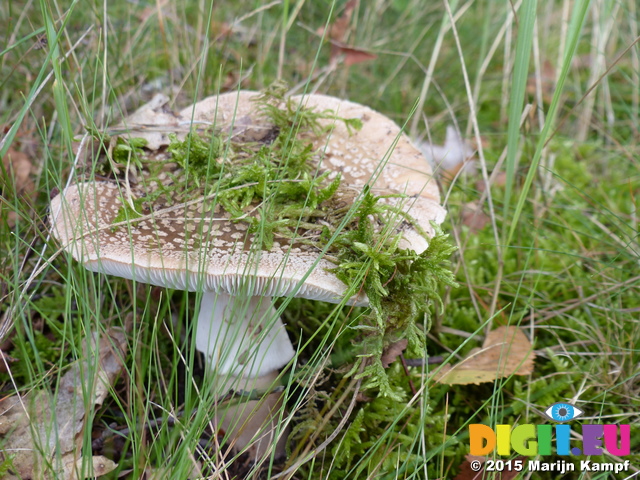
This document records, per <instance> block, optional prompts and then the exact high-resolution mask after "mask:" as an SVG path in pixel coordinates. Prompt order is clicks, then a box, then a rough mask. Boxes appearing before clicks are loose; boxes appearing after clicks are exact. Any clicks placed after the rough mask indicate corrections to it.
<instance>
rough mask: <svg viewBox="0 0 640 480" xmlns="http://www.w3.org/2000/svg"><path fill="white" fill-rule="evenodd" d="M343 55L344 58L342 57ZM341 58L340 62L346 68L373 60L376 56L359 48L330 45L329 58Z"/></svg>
mask: <svg viewBox="0 0 640 480" xmlns="http://www.w3.org/2000/svg"><path fill="white" fill-rule="evenodd" d="M343 55H344V56H343ZM338 56H341V57H342V56H343V57H342V61H343V62H344V64H345V65H346V66H350V65H355V64H357V63H362V62H368V61H369V60H375V59H376V58H378V56H377V55H376V54H375V53H371V52H367V51H366V50H362V49H361V48H354V47H348V46H346V45H339V44H336V43H332V44H331V58H332V59H336V58H337V57H338Z"/></svg>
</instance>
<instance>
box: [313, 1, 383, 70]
mask: <svg viewBox="0 0 640 480" xmlns="http://www.w3.org/2000/svg"><path fill="white" fill-rule="evenodd" d="M357 5H358V0H349V1H348V2H347V3H346V5H345V6H344V11H343V12H342V15H340V16H339V17H338V18H336V19H335V21H334V22H333V23H332V24H331V25H330V27H329V33H328V35H327V38H328V40H329V42H330V43H331V53H330V54H329V63H330V64H336V63H338V61H339V60H342V62H343V63H344V64H345V65H346V66H347V67H348V66H351V65H355V64H357V63H362V62H367V61H369V60H374V59H376V58H378V56H377V55H376V54H375V53H371V52H369V51H367V50H365V49H362V48H358V47H354V46H352V45H349V44H348V43H347V37H348V36H349V27H350V25H351V19H352V17H353V11H354V10H355V8H356V6H357ZM324 32H325V29H324V27H321V28H319V29H318V30H317V33H318V35H322V34H323V33H324Z"/></svg>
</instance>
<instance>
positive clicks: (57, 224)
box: [51, 91, 445, 305]
mask: <svg viewBox="0 0 640 480" xmlns="http://www.w3.org/2000/svg"><path fill="white" fill-rule="evenodd" d="M257 95H259V94H258V93H256V92H246V91H242V92H232V93H227V94H222V95H220V96H217V97H209V98H207V99H204V100H202V101H200V102H198V103H196V104H194V105H192V106H191V107H187V108H186V109H184V110H182V111H181V112H180V113H178V114H167V113H166V111H164V110H163V109H162V105H160V106H158V104H159V103H161V102H158V100H157V99H156V100H155V103H154V101H153V100H152V102H150V104H148V105H147V106H144V107H142V108H141V109H140V110H138V111H137V112H135V113H134V114H133V115H132V116H131V117H129V118H128V119H127V120H126V122H125V125H126V127H127V128H129V129H132V130H134V131H135V133H134V134H132V135H131V136H132V137H142V138H145V139H146V140H147V142H148V144H147V148H148V149H149V150H151V151H154V150H158V149H162V148H163V147H165V146H166V145H168V144H169V141H170V140H169V137H168V133H171V132H177V134H178V137H179V138H184V136H185V135H186V133H187V132H188V131H189V130H190V128H189V127H190V125H192V122H193V125H199V124H205V125H215V127H216V128H217V129H219V130H221V131H222V132H227V133H228V134H229V135H231V136H233V138H234V140H237V139H238V138H241V139H243V141H259V140H260V138H261V137H263V136H265V135H268V134H269V131H270V129H271V128H272V126H271V125H269V122H268V120H267V119H265V118H264V116H263V115H262V114H261V113H260V112H259V111H258V110H257V108H256V103H255V102H254V101H252V100H253V99H254V98H255V97H256V96H257ZM292 100H293V101H294V102H299V103H300V104H301V105H302V106H304V107H306V108H313V109H315V110H317V111H326V110H332V111H333V112H335V114H336V115H338V116H340V117H342V118H358V119H360V120H361V121H362V124H363V126H362V128H361V129H360V130H359V131H349V130H348V129H347V127H346V126H345V124H344V122H341V121H335V120H332V119H321V120H319V122H320V124H321V125H330V126H331V127H332V128H331V130H330V131H329V132H328V133H325V134H322V135H319V136H313V135H310V137H309V138H308V141H309V142H311V143H312V144H313V147H314V149H315V150H316V151H318V152H320V153H319V154H318V155H319V157H318V158H319V162H320V163H319V171H320V172H323V171H324V172H329V179H331V178H334V177H335V176H337V175H338V172H340V173H341V175H342V181H341V188H340V190H339V191H338V192H337V193H336V195H335V201H336V202H337V203H338V204H340V203H342V204H345V205H350V204H351V203H353V200H354V199H355V197H356V196H357V195H358V193H359V192H361V191H362V189H363V188H364V187H365V185H367V184H368V185H370V186H371V191H372V193H374V194H376V195H385V194H399V193H401V194H405V195H406V198H387V199H385V200H384V201H385V202H387V203H390V204H394V205H397V206H398V207H399V208H401V209H402V210H404V211H405V212H407V213H408V214H410V215H411V216H412V217H413V218H415V219H416V221H417V223H418V224H419V225H420V227H421V228H422V229H423V230H424V231H426V232H427V233H428V234H429V235H432V234H433V228H432V226H431V224H430V222H431V221H434V222H435V223H442V221H443V220H444V218H445V210H444V209H443V208H442V207H441V206H440V203H439V192H438V187H437V185H436V183H435V181H433V179H432V177H431V169H430V167H429V165H428V163H427V162H426V160H425V159H424V157H423V156H422V154H421V153H420V151H419V150H418V149H417V148H416V147H415V146H414V145H413V144H412V143H411V141H410V140H409V138H408V137H407V136H406V135H405V134H403V133H402V132H401V129H400V128H399V127H398V126H397V125H396V124H395V123H394V122H393V121H391V120H390V119H388V118H386V117H385V116H383V115H381V114H380V113H377V112H375V111H373V110H371V109H370V108H368V107H365V106H362V105H359V104H356V103H353V102H349V101H345V100H339V99H337V98H333V97H329V96H325V95H308V96H305V97H302V96H297V97H293V98H292ZM154 108H155V109H154ZM141 126H144V128H140V127H141ZM150 126H153V128H150ZM381 165H382V166H383V168H379V167H380V166H381ZM343 186H344V188H343ZM129 188H130V190H128V191H126V192H125V187H124V185H122V184H120V183H118V182H115V181H86V182H83V183H79V184H75V185H71V186H69V187H68V188H66V189H65V190H64V191H63V192H61V193H60V194H59V195H57V196H56V197H55V198H53V200H52V201H51V222H52V231H53V235H54V236H55V237H56V239H57V240H58V241H59V242H60V243H61V244H62V246H63V248H64V249H65V250H67V251H68V252H70V253H71V254H72V255H73V257H74V258H75V259H76V260H78V261H80V262H82V263H83V264H84V266H85V267H86V268H87V269H89V270H93V271H96V272H104V273H107V274H112V275H116V276H120V277H124V278H129V279H135V280H137V281H140V282H145V283H150V284H153V285H159V286H166V287H170V288H176V289H182V290H191V291H196V290H198V291H221V292H224V293H228V294H230V295H238V294H244V295H251V296H253V295H263V296H289V295H295V296H299V297H304V298H309V299H315V300H323V301H328V302H333V303H339V302H341V301H342V300H343V299H344V296H345V294H346V292H347V287H346V285H344V283H342V282H341V281H340V280H339V279H338V278H337V277H336V275H335V274H334V273H332V271H331V270H332V269H333V268H335V265H334V264H333V263H332V262H330V261H329V260H328V259H327V258H326V257H324V256H322V254H321V252H320V251H319V250H318V248H317V247H316V246H313V245H310V244H307V243H302V242H299V241H297V240H296V239H293V240H292V239H283V238H276V239H275V241H274V244H273V248H271V249H270V250H268V251H266V250H261V249H257V248H254V247H252V244H253V240H254V234H252V233H250V231H249V229H248V226H247V224H246V223H244V222H232V221H230V215H229V214H228V213H227V212H226V211H225V210H224V209H223V208H222V207H221V206H220V204H218V203H217V202H216V200H215V198H208V197H205V196H202V197H201V198H199V199H196V200H193V199H192V200H189V201H180V200H178V201H175V199H174V201H173V202H168V201H167V199H162V198H160V199H159V200H157V201H156V202H155V203H154V204H153V205H151V206H149V207H148V208H146V210H145V209H143V211H142V212H141V213H142V214H143V216H142V217H140V218H136V219H132V220H129V221H128V222H127V221H123V222H115V220H116V217H118V216H119V213H121V212H122V209H123V208H124V206H125V202H126V200H125V198H128V195H129V193H130V194H132V195H133V196H134V197H135V198H143V197H144V196H145V195H146V193H147V192H145V187H144V186H143V185H135V184H134V185H130V186H129ZM147 188H148V186H147ZM401 220H402V219H399V220H398V222H397V225H396V230H397V231H398V232H401V233H402V237H403V239H402V242H401V246H402V247H404V248H411V249H413V250H415V251H416V252H417V253H421V252H422V251H424V250H425V249H426V248H427V246H428V242H427V240H426V239H425V238H424V237H423V236H422V235H421V234H420V233H419V232H418V231H416V229H415V228H414V227H413V226H412V225H411V224H410V223H408V222H403V221H401ZM347 303H349V304H353V305H366V304H367V303H368V301H367V298H366V296H364V294H360V295H359V296H358V295H356V296H353V297H351V298H350V299H348V300H347Z"/></svg>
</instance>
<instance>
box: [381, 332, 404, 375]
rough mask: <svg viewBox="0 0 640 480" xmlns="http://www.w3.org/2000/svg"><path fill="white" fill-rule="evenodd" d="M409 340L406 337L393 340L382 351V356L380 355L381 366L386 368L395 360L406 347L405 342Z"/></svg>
mask: <svg viewBox="0 0 640 480" xmlns="http://www.w3.org/2000/svg"><path fill="white" fill-rule="evenodd" d="M408 343H409V341H408V340H407V339H406V338H403V339H402V340H398V341H397V342H393V343H392V344H391V345H389V346H388V347H387V348H385V350H384V352H382V356H381V357H380V362H382V366H383V367H384V368H387V367H388V366H389V365H391V364H392V363H393V362H395V361H396V358H398V357H399V356H400V355H402V352H404V351H405V350H406V349H407V344H408Z"/></svg>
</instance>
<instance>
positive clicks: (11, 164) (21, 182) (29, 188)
mask: <svg viewBox="0 0 640 480" xmlns="http://www.w3.org/2000/svg"><path fill="white" fill-rule="evenodd" d="M2 165H3V167H4V172H5V174H4V175H2V180H0V186H4V185H5V184H6V183H7V182H8V183H9V187H8V188H7V189H4V188H3V190H4V191H5V195H7V193H12V192H15V193H16V195H17V196H18V198H20V199H21V200H22V201H26V202H27V203H29V204H30V203H32V202H33V200H35V196H36V194H37V192H36V186H35V184H34V183H33V180H32V179H31V172H32V168H33V165H32V163H31V160H30V159H29V156H28V155H27V154H25V153H23V152H19V151H17V150H14V149H13V148H11V147H9V150H8V151H7V154H6V155H5V156H4V158H3V159H2ZM7 202H9V203H11V200H10V199H9V200H7ZM0 205H2V208H6V207H7V204H6V203H5V202H2V203H1V204H0ZM17 217H18V213H17V212H16V211H15V209H10V210H9V211H8V212H7V222H8V223H9V226H13V225H15V223H16V219H17Z"/></svg>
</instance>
